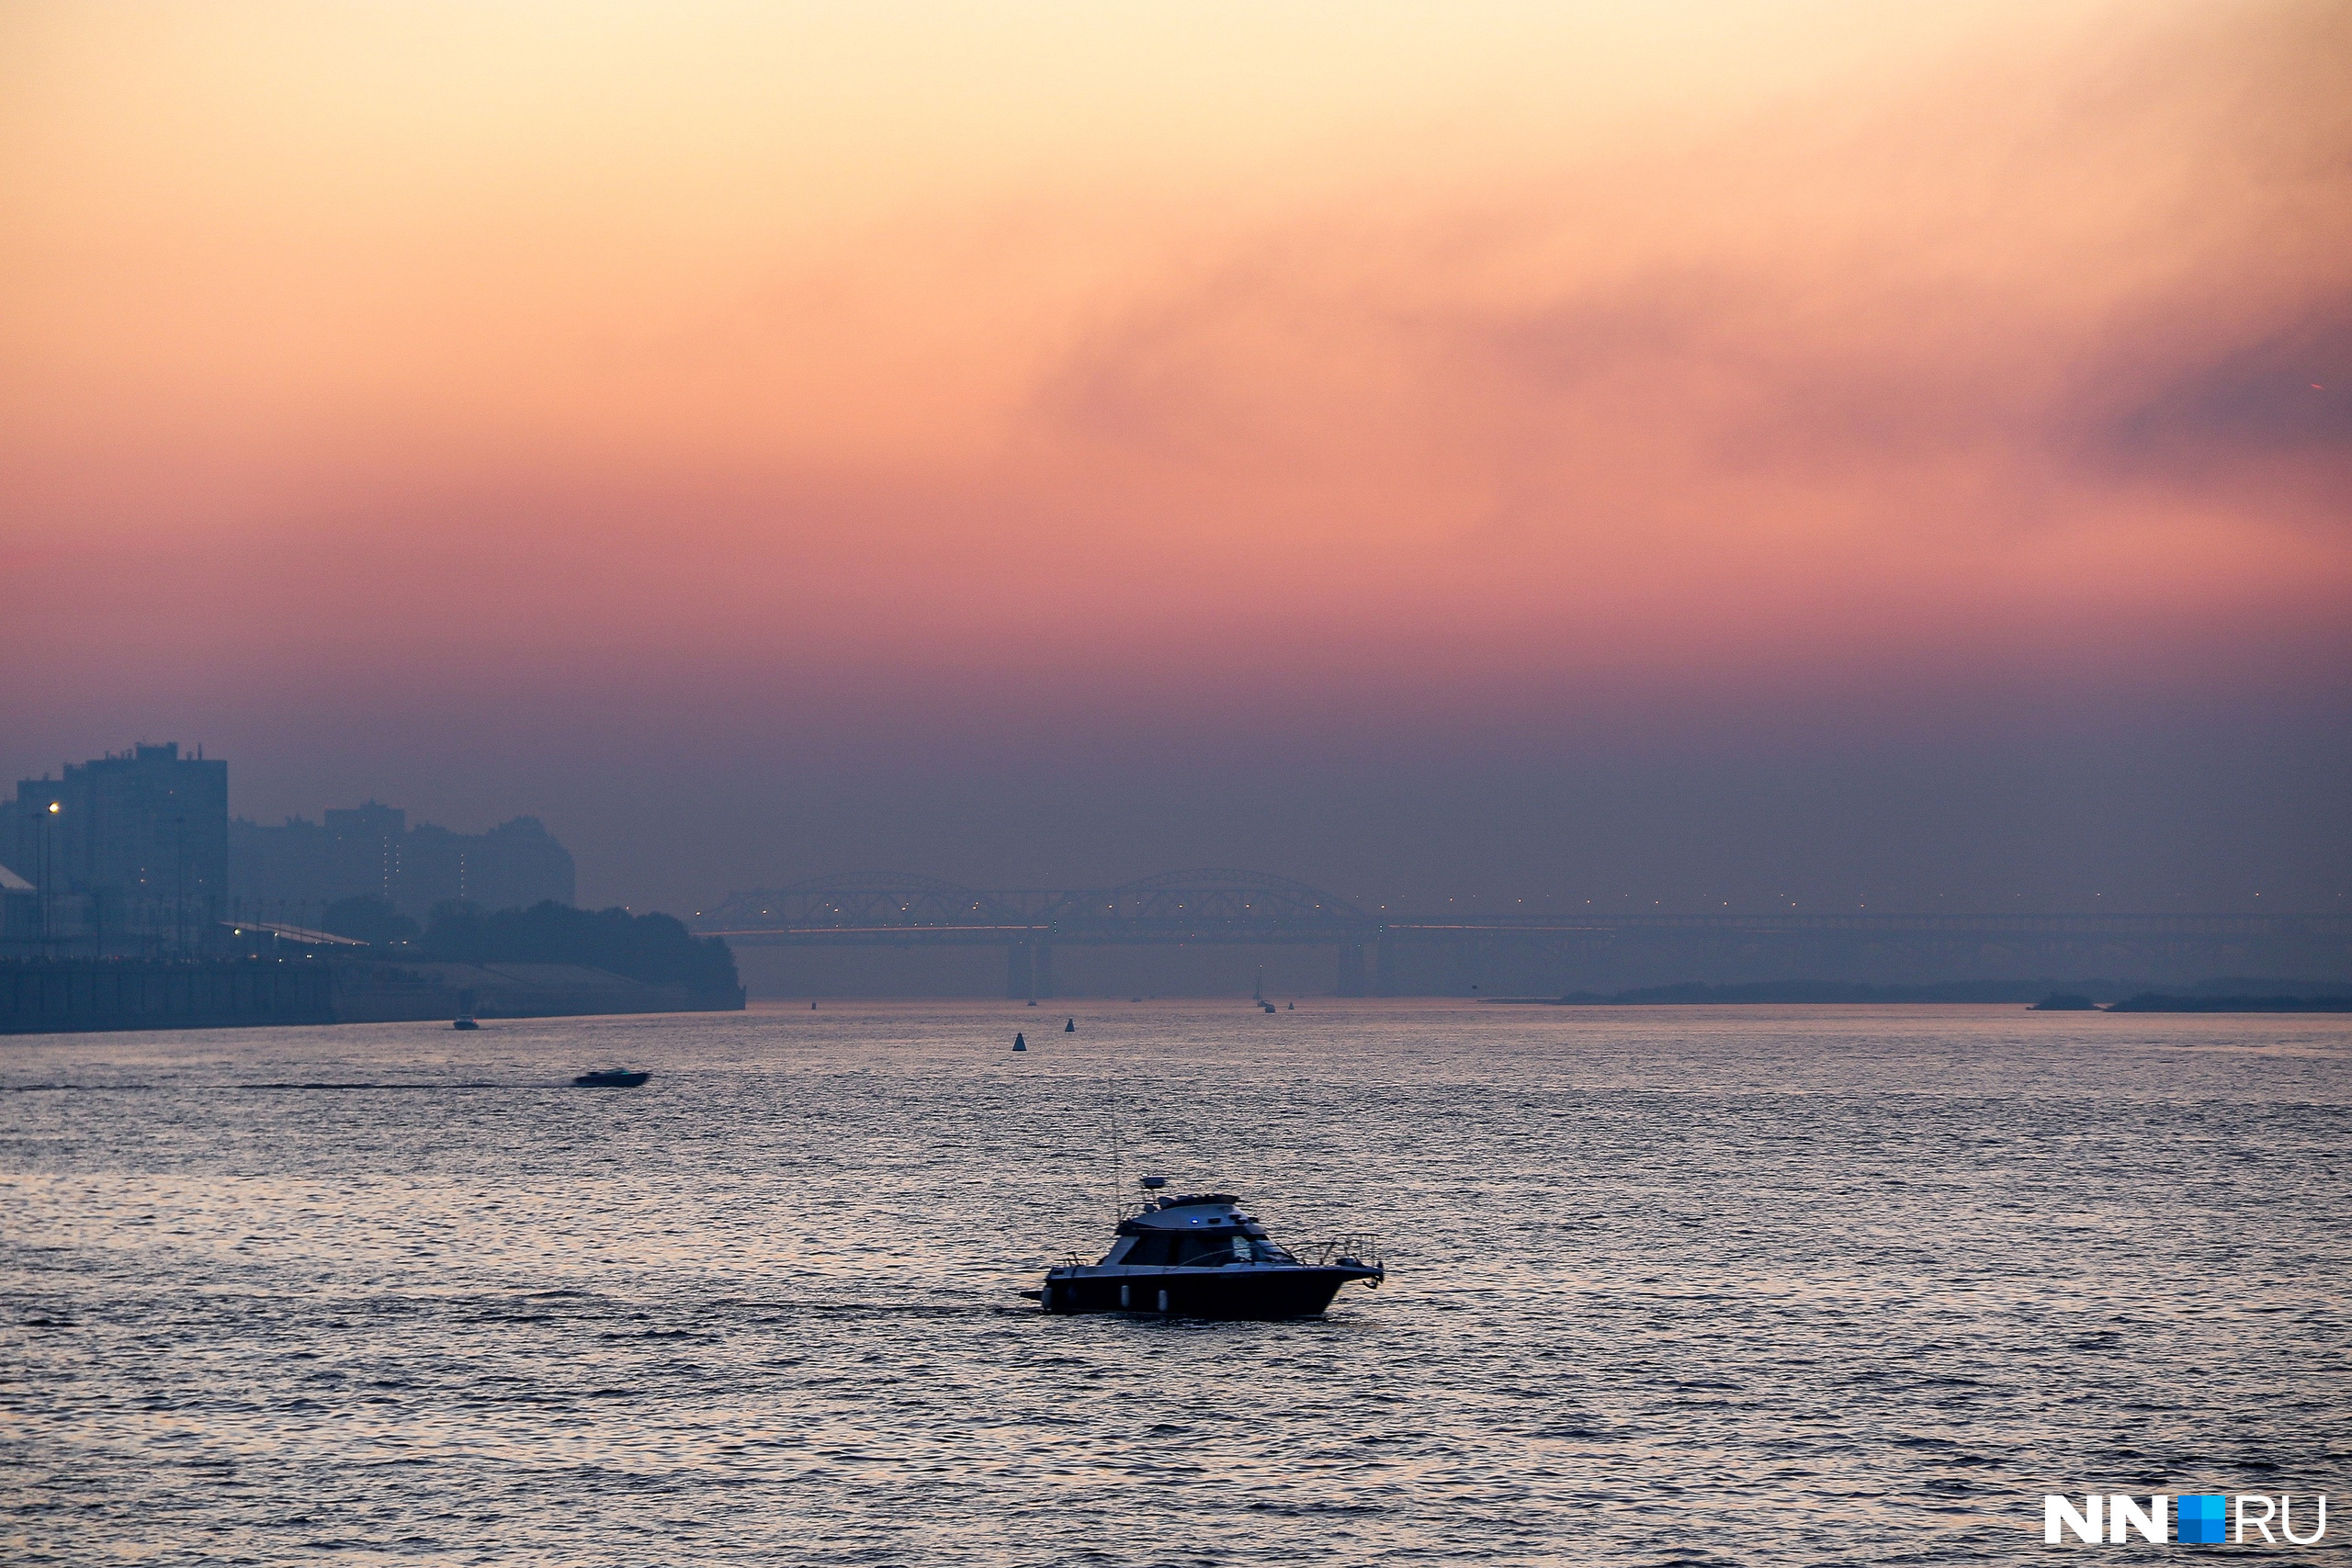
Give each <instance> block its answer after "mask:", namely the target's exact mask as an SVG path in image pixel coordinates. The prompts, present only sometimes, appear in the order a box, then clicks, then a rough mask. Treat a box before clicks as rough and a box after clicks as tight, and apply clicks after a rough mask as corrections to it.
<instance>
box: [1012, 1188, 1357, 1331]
mask: <svg viewBox="0 0 2352 1568" xmlns="http://www.w3.org/2000/svg"><path fill="white" fill-rule="evenodd" d="M1167 1185H1168V1179H1167V1178H1166V1177H1163V1176H1147V1177H1145V1178H1144V1179H1143V1186H1144V1202H1143V1207H1142V1209H1141V1210H1140V1211H1138V1212H1137V1213H1134V1214H1130V1215H1125V1216H1124V1217H1122V1218H1121V1219H1120V1221H1119V1229H1118V1239H1117V1240H1115V1241H1114V1242H1113V1243H1112V1244H1111V1250H1110V1251H1108V1252H1106V1253H1104V1254H1103V1260H1102V1261H1101V1262H1099V1263H1080V1262H1079V1261H1078V1260H1077V1259H1076V1258H1072V1259H1071V1260H1070V1261H1069V1262H1068V1263H1066V1264H1063V1265H1062V1266H1061V1267H1060V1268H1058V1269H1048V1270H1046V1283H1045V1286H1044V1288H1043V1289H1042V1290H1040V1291H1039V1292H1037V1301H1038V1304H1039V1305H1041V1306H1043V1307H1044V1308H1045V1309H1046V1311H1047V1312H1064V1313H1074V1312H1148V1313H1153V1314H1161V1315H1165V1316H1170V1317H1223V1318H1271V1317H1316V1316H1319V1315H1321V1314H1322V1313H1323V1312H1324V1311H1325V1310H1326V1309H1327V1308H1329V1306H1330V1304H1331V1298H1332V1297H1334V1296H1336V1295H1338V1294H1339V1293H1340V1287H1341V1286H1344V1285H1347V1284H1349V1283H1351V1282H1352V1281H1355V1280H1363V1282H1364V1283H1365V1284H1366V1285H1368V1286H1372V1287H1374V1288H1377V1287H1378V1286H1379V1284H1380V1282H1381V1281H1382V1280H1385V1279H1386V1278H1387V1277H1388V1270H1387V1269H1386V1268H1385V1266H1384V1265H1383V1264H1382V1262H1381V1259H1380V1250H1379V1248H1378V1247H1375V1246H1374V1245H1373V1244H1372V1243H1371V1242H1370V1241H1368V1240H1363V1239H1360V1238H1357V1237H1352V1236H1348V1237H1341V1238H1340V1239H1339V1240H1336V1241H1327V1242H1322V1243H1320V1244H1317V1246H1314V1247H1307V1248H1305V1249H1304V1250H1306V1251H1307V1252H1308V1253H1310V1254H1312V1255H1313V1256H1312V1257H1311V1258H1308V1259H1302V1258H1298V1257H1297V1256H1296V1255H1295V1254H1293V1253H1292V1252H1290V1251H1289V1250H1288V1249H1287V1248H1284V1247H1279V1246H1277V1245H1275V1244H1274V1243H1273V1242H1272V1241H1271V1240H1269V1239H1268V1238H1267V1235H1266V1228H1265V1227H1264V1226H1263V1225H1261V1224H1259V1223H1258V1222H1257V1221H1256V1220H1254V1219H1252V1218H1250V1216H1249V1215H1248V1214H1245V1213H1242V1212H1241V1210H1240V1208H1239V1204H1240V1200H1239V1199H1238V1198H1237V1197H1235V1196H1234V1195H1233V1194H1232V1193H1230V1192H1186V1193H1180V1194H1178V1195H1177V1196H1175V1197H1172V1198H1168V1197H1162V1196H1160V1190H1161V1189H1163V1188H1165V1187H1166V1186H1167Z"/></svg>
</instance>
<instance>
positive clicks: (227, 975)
mask: <svg viewBox="0 0 2352 1568" xmlns="http://www.w3.org/2000/svg"><path fill="white" fill-rule="evenodd" d="M742 1005H743V993H742V992H741V990H735V991H728V992H710V991H690V990H687V989H685V988H684V987H677V986H654V985H648V984H647V983H645V982H644V981H641V980H632V979H630V978H629V977H628V976H625V975H616V974H613V973H612V972H611V971H609V970H605V969H594V968H590V967H588V966H587V965H585V964H374V963H365V962H351V961H344V962H334V961H331V960H321V959H318V958H310V957H300V958H232V959H218V960H191V961H173V960H166V959H143V958H103V959H101V958H80V959H28V960H23V961H17V962H0V1034H51V1033H58V1034H62V1033H77V1032H89V1031H99V1030H123V1029H233V1028H247V1027H254V1026H259V1025H268V1024H303V1023H390V1022H400V1021H431V1020H435V1019H448V1018H455V1017H457V1016H458V1014H460V1013H472V1014H474V1015H475V1016H477V1017H481V1018H560V1017H572V1016H579V1015H585V1014H593V1013H635V1012H724V1011H732V1010H740V1009H741V1007H742Z"/></svg>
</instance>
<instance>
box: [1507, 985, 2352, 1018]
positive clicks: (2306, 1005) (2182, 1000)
mask: <svg viewBox="0 0 2352 1568" xmlns="http://www.w3.org/2000/svg"><path fill="white" fill-rule="evenodd" d="M2098 998H2108V1000H2107V1001H2106V1003H2105V1005H2102V1004H2101V1002H2100V1001H2099V1000H2098ZM1484 999H1485V1000H1487V1001H1489V1002H1496V1003H1500V1004H1504V1005H1516V1006H1523V1007H1691V1006H1694V1005H1696V1006H1710V1005H1712V1006H1740V1005H1747V1006H1754V1005H1758V1004H1771V1003H1784V1004H1805V1003H1823V1002H1876V1003H1894V1004H1905V1003H1927V1002H2022V1003H2026V1004H2029V1010H2030V1011H2034V1012H2352V981H2343V980H2334V981H2329V980H2308V981H2306V980H2248V979H2241V978H2230V979H2222V980H2207V981H2203V982H2200V983H2199V984H2198V985H2196V986H2192V987H2188V988H2187V990H2185V991H2184V992H2180V993H2171V992H2158V991H2149V990H2140V989H2134V988H2133V987H2131V986H2129V985H2127V984H2121V983H2118V982H2114V981H2097V980H2074V981H2052V980H1955V981H1946V982H1942V983H1939V984H1934V985H1920V986H1872V985H1864V984H1860V983H1859V982H1853V981H1844V980H1759V981H1753V982H1747V983H1732V984H1724V985H1712V984H1709V983H1706V982H1704V981H1695V980H1694V981H1688V982H1685V983H1683V984H1681V985H1675V986H1644V987H1636V988H1634V989H1632V990H1624V991H1610V992H1601V991H1570V992H1568V993H1566V995H1564V996H1557V997H1487V998H1484Z"/></svg>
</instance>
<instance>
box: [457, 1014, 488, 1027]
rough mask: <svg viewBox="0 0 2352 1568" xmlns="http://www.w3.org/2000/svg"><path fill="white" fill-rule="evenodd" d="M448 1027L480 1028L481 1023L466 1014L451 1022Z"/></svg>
mask: <svg viewBox="0 0 2352 1568" xmlns="http://www.w3.org/2000/svg"><path fill="white" fill-rule="evenodd" d="M449 1027H450V1028H452V1029H480V1028H481V1024H479V1023H476V1022H475V1021H473V1018H472V1017H471V1015H468V1016H466V1017H464V1018H460V1019H458V1020H457V1021H454V1022H452V1023H451V1024H450V1025H449Z"/></svg>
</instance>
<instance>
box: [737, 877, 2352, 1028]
mask: <svg viewBox="0 0 2352 1568" xmlns="http://www.w3.org/2000/svg"><path fill="white" fill-rule="evenodd" d="M690 923H691V924H692V925H693V927H694V929H695V931H698V932H700V933H701V934H704V935H707V936H718V937H723V938H725V939H726V940H727V941H728V942H729V943H731V944H733V945H736V946H781V947H897V948H918V947H932V946H957V947H974V946H979V947H1001V948H1002V949H1004V951H1005V994H1006V995H1007V996H1008V997H1012V998H1024V997H1025V998H1045V997H1051V996H1052V995H1054V971H1053V963H1054V957H1053V955H1054V950H1055V949H1056V948H1057V947H1103V946H1136V945H1148V946H1184V945H1204V946H1209V945H1232V946H1306V947H1327V948H1329V949H1332V950H1333V952H1334V953H1335V954H1336V956H1337V959H1338V969H1337V976H1336V987H1335V988H1336V989H1337V991H1338V993H1339V994H1340V995H1341V996H1368V995H1379V996H1388V995H1396V994H1398V993H1399V991H1400V989H1401V988H1402V987H1403V984H1404V976H1405V972H1406V971H1407V970H1408V969H1412V970H1415V971H1417V972H1419V973H1420V974H1422V975H1423V976H1428V975H1429V974H1430V971H1431V970H1432V969H1434V971H1435V973H1436V980H1435V983H1434V986H1433V987H1432V986H1431V985H1430V984H1429V983H1427V982H1426V980H1425V982H1424V983H1423V984H1421V985H1419V986H1417V987H1414V988H1417V989H1423V990H1426V989H1430V988H1434V989H1436V990H1438V991H1440V992H1441V993H1460V994H1473V993H1476V992H1478V991H1480V990H1481V989H1482V988H1487V987H1484V984H1483V982H1482V980H1481V978H1480V976H1482V975H1489V974H1491V973H1494V972H1498V971H1504V970H1508V969H1509V968H1510V965H1511V963H1512V961H1513V960H1521V961H1523V960H1524V959H1526V958H1527V957H1528V956H1530V955H1531V954H1534V953H1544V954H1547V955H1550V956H1552V957H1555V958H1559V959H1562V960H1566V961H1568V962H1569V963H1570V964H1572V965H1573V964H1577V963H1581V964H1584V965H1586V966H1588V967H1596V968H1597V969H1600V970H1605V971H1606V972H1608V973H1611V974H1613V975H1617V976H1621V977H1622V976H1627V975H1635V976H1638V975H1643V974H1653V973H1654V974H1657V975H1659V976H1667V977H1671V978H1689V977H1690V976H1691V975H1693V974H1698V973H1710V974H1720V973H1728V972H1733V971H1742V970H1745V971H1755V972H1759V973H1761V972H1768V971H1769V972H1775V973H1786V974H1790V975H1792V976H1803V977H1807V978H1825V977H1837V976H1847V975H1849V974H1856V973H1860V972H1863V971H1872V972H1875V971H1886V972H1890V973H1894V972H1901V973H1905V974H1909V975H1913V976H1924V975H1928V974H1946V975H1979V976H1981V975H1996V976H1998V975H2005V974H2011V973H2014V974H2018V975H2030V976H2058V975H2072V976H2105V975H2116V976H2136V975H2141V974H2149V975H2155V974H2176V973H2177V974H2178V975H2180V976H2185V977H2201V976H2206V975H2222V974H2231V973H2255V972H2257V968H2258V966H2263V965H2267V969H2268V972H2273V973H2279V972H2285V971H2282V970H2280V969H2279V967H2278V966H2279V965H2280V964H2288V965H2290V966H2291V965H2293V964H2306V965H2308V966H2311V972H2312V973H2313V974H2324V973H2336V972H2340V971H2341V970H2343V969H2344V968H2345V967H2346V961H2347V955H2352V914H2341V915H2334V914H2316V915H2243V914H2239V915H2233V914H2218V915H2207V914H2160V915H2159V914H2106V913H2098V914H2057V915H2023V914H2017V915H2003V914H1984V915H1961V914H1880V913H1873V912H1867V911H1819V912H1801V911H1795V910H1792V911H1790V912H1788V913H1786V914H1770V915H1730V914H1725V915H1721V916H1715V915H1668V914H1648V915H1602V914H1595V915H1590V916H1582V917H1577V918H1574V919H1550V918H1544V917H1540V916H1538V917H1525V918H1511V917H1504V918H1496V919H1479V918H1464V917H1452V916H1447V917H1437V916H1430V917H1408V916H1400V915H1397V914H1394V913H1391V912H1388V911H1385V910H1367V909H1365V908H1363V907H1362V906H1361V905H1358V904H1356V903H1353V902H1351V901H1350V900H1348V899H1346V898H1342V897H1339V896H1338V895H1337V894H1332V893H1327V892H1325V891H1323V890H1322V889H1321V888H1318V887H1314V886H1309V885H1307V884H1306V883H1304V882H1296V881H1293V880H1292V879H1290V878H1288V877H1282V876H1274V875H1272V874H1267V873H1264V872H1255V871H1241V870H1233V869H1211V870H1199V871H1173V872H1167V873H1163V874H1160V875H1158V876H1147V877H1143V878H1140V879H1138V880H1136V881H1134V882H1124V883H1121V884H1119V885H1118V886H1114V887H1095V888H978V887H967V886H964V885H962V884H960V883H955V882H945V881H942V880H940V879H939V878H936V877H929V876H916V875H910V874H902V873H889V874H842V875H833V876H821V877H816V878H812V879H811V880H809V881H807V882H798V883H795V884H793V885H792V886H788V887H778V888H773V889H767V890H762V891H753V892H747V893H736V894H731V895H729V897H728V898H727V900H726V901H725V902H724V903H722V904H719V905H718V906H717V907H716V908H711V909H707V910H705V911H702V912H700V913H698V914H697V915H696V916H695V918H694V919H693V920H692V921H691V922H690ZM1414 949H1420V950H1434V953H1430V952H1426V951H1425V952H1422V953H1420V954H1419V962H1418V963H1413V962H1410V961H1409V960H1410V959H1411V957H1412V954H1411V953H1409V952H1408V950H1414ZM1432 956H1434V958H1435V959H1436V961H1437V962H1436V963H1435V964H1434V965H1432V964H1430V962H1429V960H1430V957H1432ZM1678 969H1679V973H1678V972H1677V971H1678Z"/></svg>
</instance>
